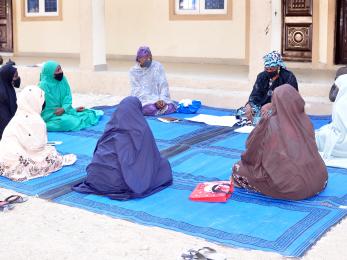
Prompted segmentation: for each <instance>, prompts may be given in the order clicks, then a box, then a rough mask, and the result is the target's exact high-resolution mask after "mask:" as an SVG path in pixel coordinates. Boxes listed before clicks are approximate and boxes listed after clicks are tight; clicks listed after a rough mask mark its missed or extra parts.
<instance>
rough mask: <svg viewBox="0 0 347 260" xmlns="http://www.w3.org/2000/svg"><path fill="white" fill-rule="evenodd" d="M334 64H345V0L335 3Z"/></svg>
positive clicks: (346, 14) (346, 23) (346, 57)
mask: <svg viewBox="0 0 347 260" xmlns="http://www.w3.org/2000/svg"><path fill="white" fill-rule="evenodd" d="M335 43H336V48H335V62H336V64H347V0H338V1H337V3H336V41H335Z"/></svg>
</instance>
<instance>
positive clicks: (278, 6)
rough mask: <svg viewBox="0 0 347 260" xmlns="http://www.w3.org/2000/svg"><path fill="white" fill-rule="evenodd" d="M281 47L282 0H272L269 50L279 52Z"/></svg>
mask: <svg viewBox="0 0 347 260" xmlns="http://www.w3.org/2000/svg"><path fill="white" fill-rule="evenodd" d="M281 48H282V1H279V0H272V21H271V50H274V51H278V52H280V53H281Z"/></svg>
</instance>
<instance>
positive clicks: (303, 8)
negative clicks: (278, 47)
mask: <svg viewBox="0 0 347 260" xmlns="http://www.w3.org/2000/svg"><path fill="white" fill-rule="evenodd" d="M282 6H283V8H282V10H283V22H282V55H283V57H284V59H285V60H290V61H311V59H312V27H313V24H312V14H313V10H312V0H283V1H282Z"/></svg>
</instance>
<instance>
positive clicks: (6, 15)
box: [0, 0, 13, 52]
mask: <svg viewBox="0 0 347 260" xmlns="http://www.w3.org/2000/svg"><path fill="white" fill-rule="evenodd" d="M0 51H3V52H12V51H13V43H12V0H0Z"/></svg>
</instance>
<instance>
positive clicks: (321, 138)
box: [316, 74, 347, 168]
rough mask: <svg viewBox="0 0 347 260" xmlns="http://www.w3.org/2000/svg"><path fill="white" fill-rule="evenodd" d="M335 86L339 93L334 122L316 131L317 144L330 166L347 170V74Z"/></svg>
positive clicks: (337, 80)
mask: <svg viewBox="0 0 347 260" xmlns="http://www.w3.org/2000/svg"><path fill="white" fill-rule="evenodd" d="M335 86H336V87H337V88H338V93H337V96H336V99H335V103H334V105H333V111H332V122H331V123H330V124H328V125H325V126H323V127H321V128H320V129H319V130H317V131H316V142H317V146H318V150H319V152H320V153H321V154H322V157H323V159H324V161H325V163H326V164H327V165H328V166H336V167H343V168H347V135H346V133H347V74H345V75H341V76H339V77H338V78H337V79H336V80H335ZM334 161H335V163H334ZM343 161H344V162H343ZM341 163H342V164H341Z"/></svg>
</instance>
